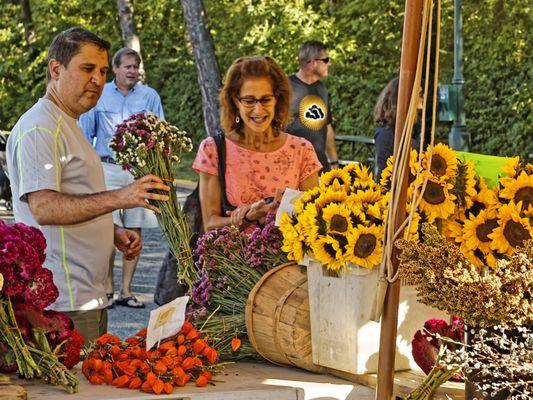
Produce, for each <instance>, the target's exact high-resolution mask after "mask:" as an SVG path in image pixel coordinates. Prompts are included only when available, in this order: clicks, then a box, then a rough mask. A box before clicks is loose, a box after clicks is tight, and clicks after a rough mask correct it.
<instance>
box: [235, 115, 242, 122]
mask: <svg viewBox="0 0 533 400" xmlns="http://www.w3.org/2000/svg"><path fill="white" fill-rule="evenodd" d="M239 122H241V118H240V117H239V116H238V115H237V116H236V117H235V123H236V124H238V123H239Z"/></svg>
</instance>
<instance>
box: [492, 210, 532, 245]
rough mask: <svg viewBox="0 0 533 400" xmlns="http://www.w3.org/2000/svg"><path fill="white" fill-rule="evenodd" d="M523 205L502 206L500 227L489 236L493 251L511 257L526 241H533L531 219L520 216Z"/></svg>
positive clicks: (499, 219) (499, 220) (499, 212)
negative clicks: (532, 238) (532, 239)
mask: <svg viewBox="0 0 533 400" xmlns="http://www.w3.org/2000/svg"><path fill="white" fill-rule="evenodd" d="M521 208H522V203H518V204H516V203H514V202H513V201H511V202H510V203H509V204H504V205H502V206H501V207H500V208H499V210H498V227H497V228H495V229H494V230H493V231H492V233H490V234H489V235H488V237H489V238H490V239H492V244H491V249H493V250H496V251H498V252H499V253H501V254H508V255H511V254H512V253H513V252H514V249H515V248H517V247H518V246H521V245H522V244H523V243H524V241H526V240H528V239H531V237H532V236H533V228H532V227H531V224H530V223H529V218H524V217H521V216H520V210H521Z"/></svg>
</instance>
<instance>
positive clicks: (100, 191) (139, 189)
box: [7, 27, 170, 344]
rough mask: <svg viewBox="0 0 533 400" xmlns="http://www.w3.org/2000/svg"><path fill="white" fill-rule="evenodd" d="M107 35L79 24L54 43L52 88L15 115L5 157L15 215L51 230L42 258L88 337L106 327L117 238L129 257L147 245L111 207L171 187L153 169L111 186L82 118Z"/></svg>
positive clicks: (101, 76) (98, 85) (100, 73)
mask: <svg viewBox="0 0 533 400" xmlns="http://www.w3.org/2000/svg"><path fill="white" fill-rule="evenodd" d="M108 51H109V43H108V42H107V41H105V40H102V39H100V38H99V37H98V36H96V35H95V34H93V33H92V32H90V31H88V30H86V29H83V28H80V27H74V28H70V29H68V30H66V31H63V32H61V33H59V34H58V35H57V36H56V37H55V38H54V39H53V41H52V44H51V45H50V47H49V49H48V69H47V73H46V76H47V86H46V94H45V96H44V97H43V98H41V99H39V100H38V101H37V103H36V104H35V105H33V107H32V108H30V109H29V110H28V111H27V112H26V113H25V114H24V115H23V116H22V117H21V118H20V119H19V120H18V122H17V124H16V125H15V127H14V128H13V130H12V131H11V134H10V135H9V139H8V142H7V163H8V170H9V174H10V177H11V186H12V190H13V209H14V216H15V220H16V221H17V222H23V223H25V224H27V225H31V226H35V227H38V228H40V229H41V230H42V232H43V234H44V237H45V238H46V244H47V247H46V260H45V262H44V265H45V266H46V267H47V268H50V269H51V270H52V272H53V274H54V283H55V284H56V285H57V287H58V289H59V297H58V298H57V300H56V302H55V303H54V304H53V305H52V306H51V308H52V309H54V310H56V311H61V312H64V313H65V314H67V315H68V316H69V317H70V318H72V320H73V321H74V326H75V328H76V329H77V330H78V331H79V332H80V333H81V335H82V336H83V338H84V341H85V344H88V343H89V341H90V340H94V339H96V338H97V337H98V336H100V335H102V334H103V333H105V332H106V330H107V310H106V306H107V297H106V291H105V281H106V278H107V274H108V269H109V259H110V257H111V254H112V252H113V250H114V247H115V246H116V247H117V248H118V249H119V250H120V251H121V252H122V253H123V254H124V257H125V258H130V259H131V258H134V257H136V256H137V255H138V254H139V252H140V251H141V247H142V246H141V243H140V237H139V235H138V234H137V233H136V232H135V231H131V230H128V229H123V228H121V227H118V226H116V225H114V224H113V219H112V217H111V212H112V211H114V210H117V209H121V208H133V207H145V208H148V209H151V210H154V211H156V210H157V208H155V207H154V206H152V205H151V204H150V203H149V202H148V201H147V200H163V201H167V200H168V196H167V195H163V194H156V193H152V190H156V189H160V190H166V191H168V190H169V189H170V188H169V187H168V186H166V185H165V184H164V183H163V181H162V180H161V179H160V178H158V177H156V176H153V175H148V176H145V177H142V178H140V179H138V180H136V181H135V182H133V183H131V184H129V185H127V186H125V187H123V188H121V189H118V190H111V191H106V190H105V183H104V174H103V171H102V165H101V163H100V158H99V157H98V154H97V153H96V152H95V151H94V149H93V148H92V146H91V145H90V144H89V143H88V142H87V139H86V138H85V136H84V135H83V132H82V131H81V129H80V127H79V126H78V124H77V119H78V118H79V116H80V115H81V114H83V113H85V112H87V111H89V110H90V109H91V108H93V107H94V106H95V105H96V103H97V101H98V99H99V97H100V94H101V93H102V89H103V87H104V83H105V79H106V73H107V70H108V68H109V64H108V56H109V54H108Z"/></svg>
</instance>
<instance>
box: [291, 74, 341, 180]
mask: <svg viewBox="0 0 533 400" xmlns="http://www.w3.org/2000/svg"><path fill="white" fill-rule="evenodd" d="M289 80H290V82H291V88H292V101H291V113H292V121H291V123H290V124H289V125H288V126H287V127H286V132H287V133H290V134H291V135H294V136H300V137H303V138H304V139H307V140H308V141H310V142H311V144H312V145H313V148H314V149H315V151H316V154H317V156H318V159H319V160H320V162H321V163H322V165H323V166H324V170H329V162H328V157H327V155H326V139H327V135H328V129H327V127H328V124H331V110H330V107H329V97H328V91H327V89H326V85H324V84H323V83H322V82H321V81H316V82H315V83H313V84H312V85H308V84H307V83H305V82H303V81H302V80H301V79H300V78H298V77H297V76H296V75H292V76H291V77H290V78H289Z"/></svg>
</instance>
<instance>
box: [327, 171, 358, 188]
mask: <svg viewBox="0 0 533 400" xmlns="http://www.w3.org/2000/svg"><path fill="white" fill-rule="evenodd" d="M334 182H337V183H338V184H340V185H341V186H344V187H345V188H346V190H348V189H349V187H350V184H351V183H352V182H351V178H350V174H349V173H348V172H347V171H345V170H344V168H342V169H341V168H336V169H332V170H331V171H328V172H325V173H323V174H322V175H320V187H322V189H327V188H328V187H329V186H331V185H333V183H334Z"/></svg>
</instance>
